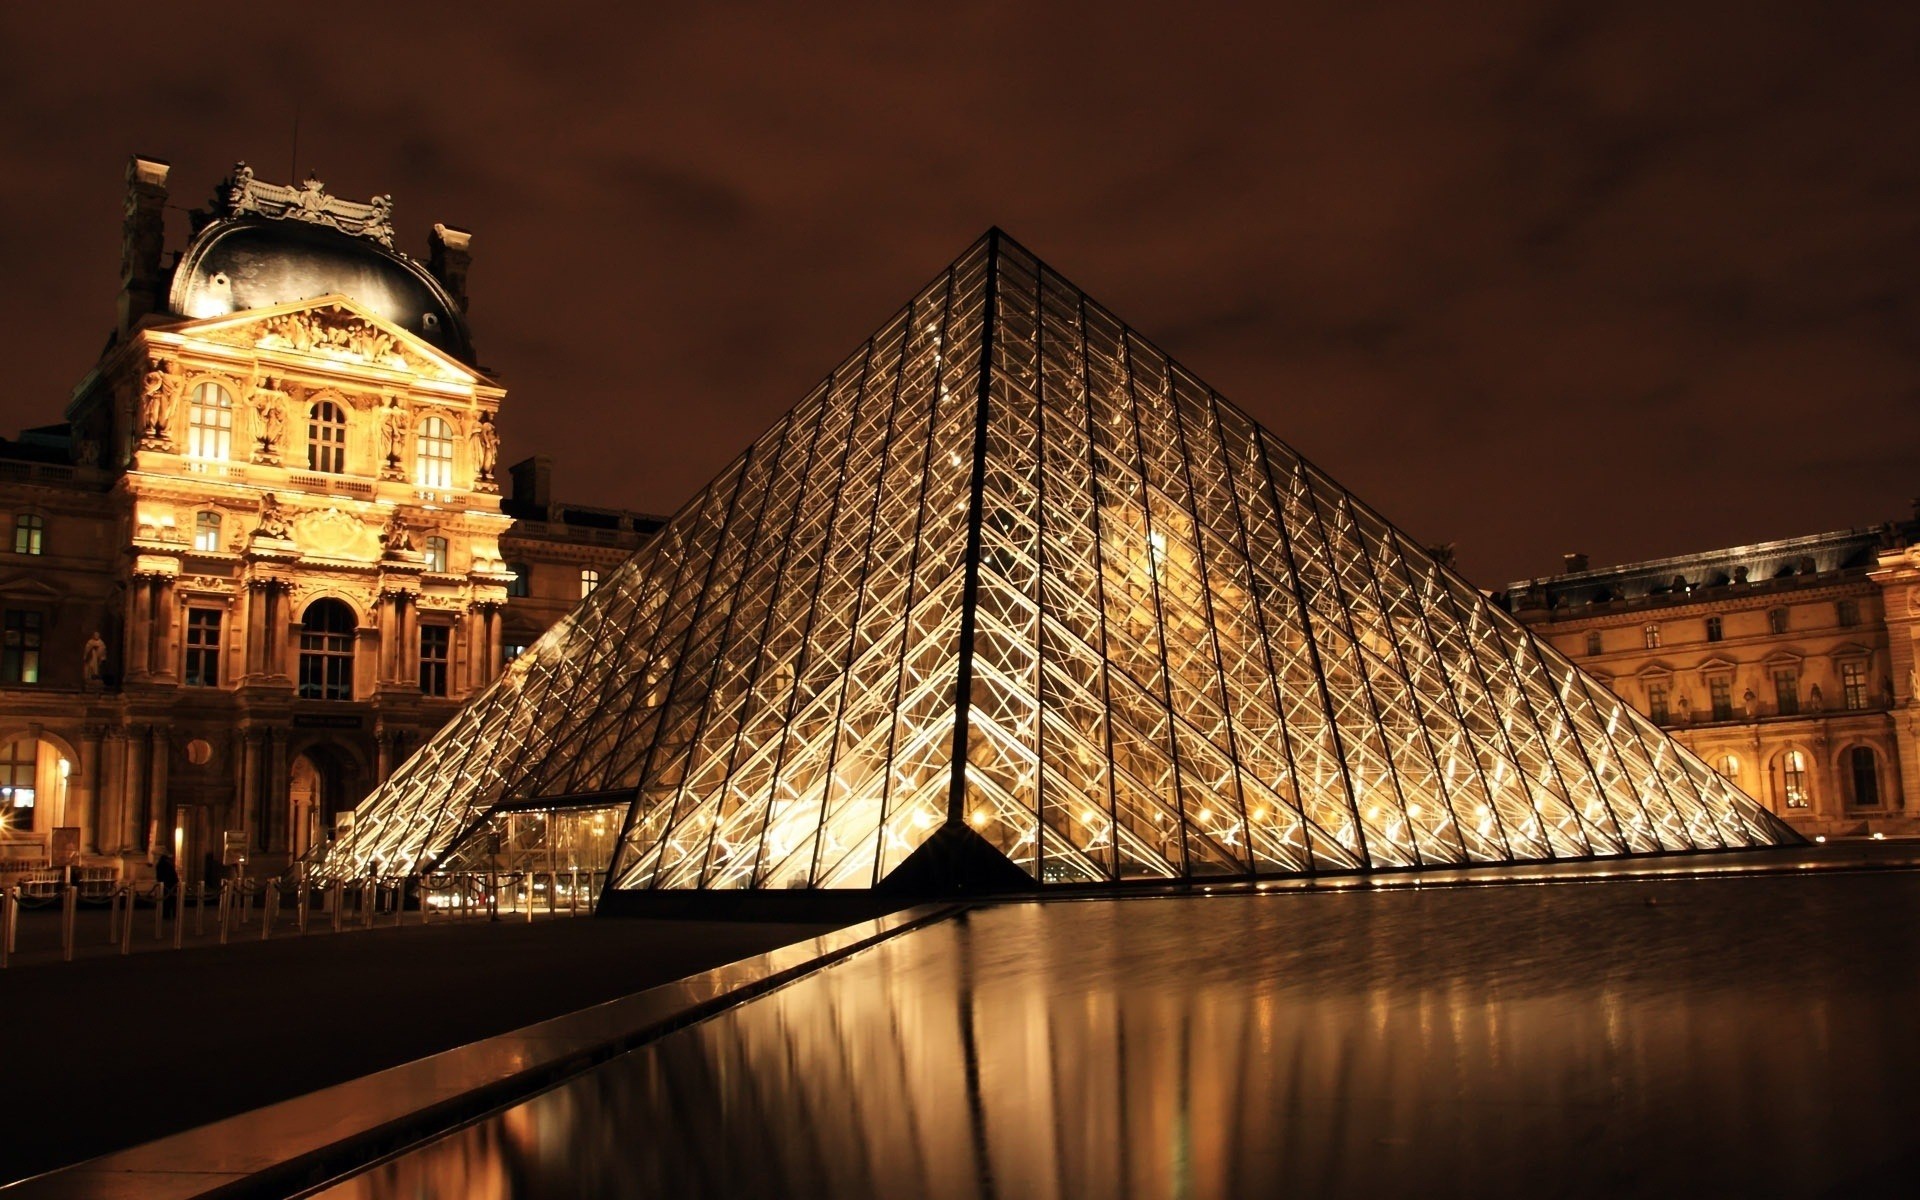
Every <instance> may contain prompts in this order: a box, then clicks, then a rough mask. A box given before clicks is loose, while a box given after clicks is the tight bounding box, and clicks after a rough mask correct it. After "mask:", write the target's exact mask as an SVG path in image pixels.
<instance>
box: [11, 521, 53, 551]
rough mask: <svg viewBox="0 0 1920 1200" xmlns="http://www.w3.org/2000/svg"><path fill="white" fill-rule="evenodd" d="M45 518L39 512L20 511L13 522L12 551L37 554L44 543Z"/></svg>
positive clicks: (45, 531)
mask: <svg viewBox="0 0 1920 1200" xmlns="http://www.w3.org/2000/svg"><path fill="white" fill-rule="evenodd" d="M46 536H47V519H46V518H45V517H43V516H41V515H40V514H39V513H21V514H20V515H19V516H18V517H16V518H14V522H13V552H14V553H15V554H38V553H40V552H41V550H42V549H44V548H45V545H46Z"/></svg>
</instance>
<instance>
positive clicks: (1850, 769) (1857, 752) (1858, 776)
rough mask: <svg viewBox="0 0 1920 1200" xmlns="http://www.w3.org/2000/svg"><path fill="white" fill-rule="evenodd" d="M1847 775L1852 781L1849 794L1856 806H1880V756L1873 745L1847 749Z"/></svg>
mask: <svg viewBox="0 0 1920 1200" xmlns="http://www.w3.org/2000/svg"><path fill="white" fill-rule="evenodd" d="M1847 775H1848V776H1849V778H1850V779H1851V781H1852V785H1853V786H1852V787H1851V788H1850V789H1849V793H1848V794H1849V795H1850V796H1851V797H1852V799H1853V806H1854V807H1855V808H1879V807H1880V756H1879V755H1877V754H1875V753H1874V752H1873V747H1871V746H1855V747H1854V748H1853V749H1851V750H1849V751H1847Z"/></svg>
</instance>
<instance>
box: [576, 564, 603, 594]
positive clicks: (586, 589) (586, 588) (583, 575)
mask: <svg viewBox="0 0 1920 1200" xmlns="http://www.w3.org/2000/svg"><path fill="white" fill-rule="evenodd" d="M599 586H600V572H598V571H596V570H594V569H593V568H592V567H583V568H581V570H580V595H581V597H582V598H585V597H587V596H591V595H593V589H595V588H597V587H599Z"/></svg>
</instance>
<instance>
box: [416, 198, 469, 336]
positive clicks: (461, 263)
mask: <svg viewBox="0 0 1920 1200" xmlns="http://www.w3.org/2000/svg"><path fill="white" fill-rule="evenodd" d="M472 242H473V234H471V233H469V232H467V231H466V230H464V229H455V228H454V227H453V226H451V225H442V224H440V223H439V222H438V221H436V222H434V225H433V229H432V231H431V232H429V233H428V234H427V270H429V271H431V272H433V277H434V278H435V279H438V280H439V281H440V282H441V284H443V285H444V286H445V287H446V289H447V293H448V294H449V295H451V296H452V297H453V302H454V303H455V304H456V305H458V306H459V308H460V311H461V312H463V313H464V312H466V311H467V268H468V267H471V266H472V265H473V251H472V250H470V249H468V247H469V246H470V245H471V244H472Z"/></svg>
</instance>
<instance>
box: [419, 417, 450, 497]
mask: <svg viewBox="0 0 1920 1200" xmlns="http://www.w3.org/2000/svg"><path fill="white" fill-rule="evenodd" d="M413 453H414V457H413V479H414V482H415V483H417V484H419V485H420V486H421V487H428V488H445V487H452V486H453V426H451V425H449V424H447V422H446V418H444V417H428V418H427V419H426V420H424V421H422V422H420V440H419V441H418V442H416V443H415V444H414V451H413Z"/></svg>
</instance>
